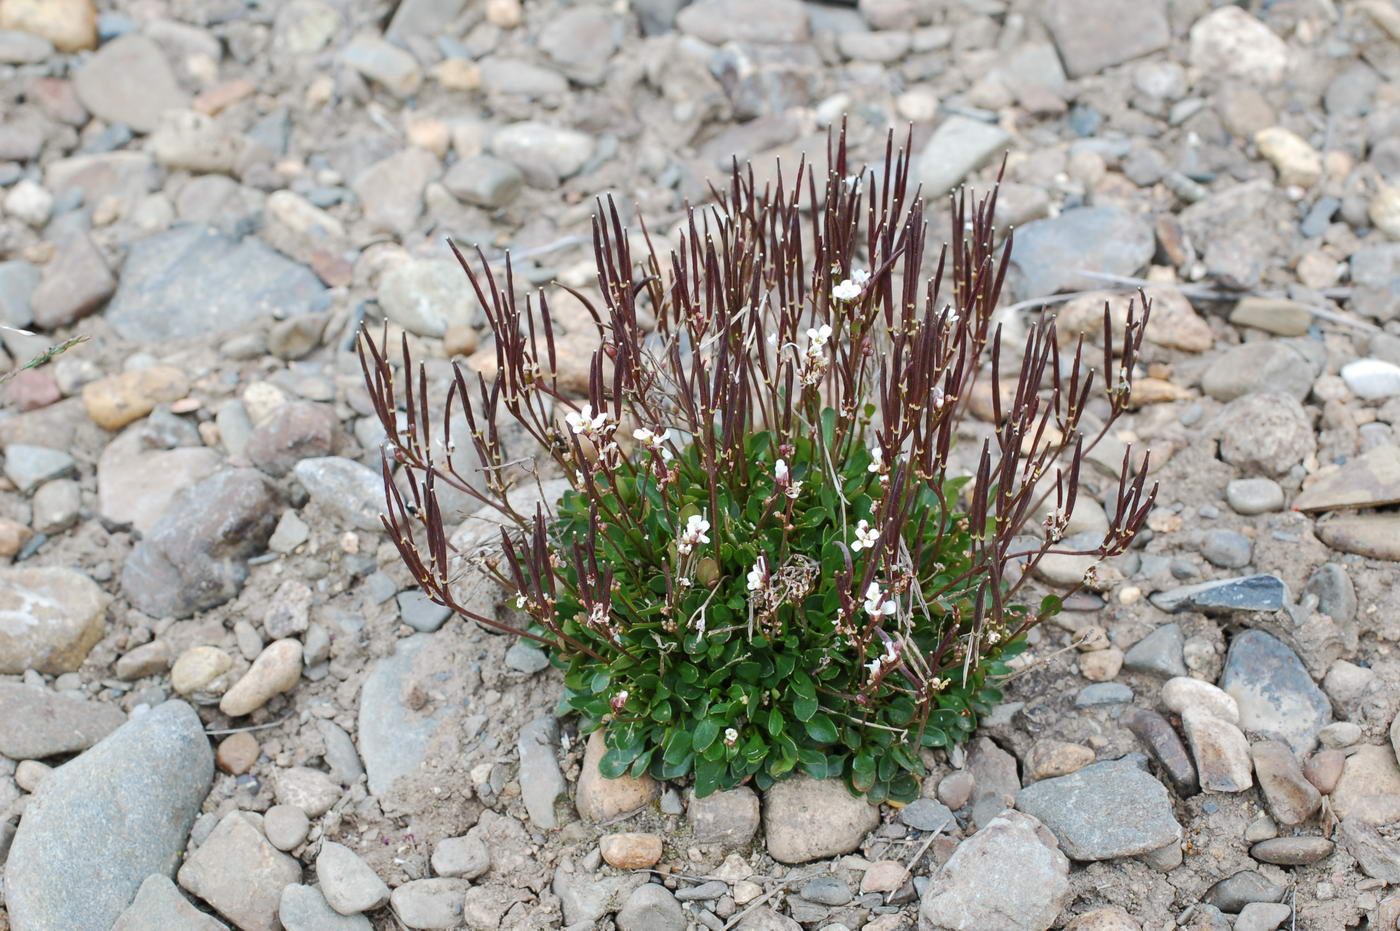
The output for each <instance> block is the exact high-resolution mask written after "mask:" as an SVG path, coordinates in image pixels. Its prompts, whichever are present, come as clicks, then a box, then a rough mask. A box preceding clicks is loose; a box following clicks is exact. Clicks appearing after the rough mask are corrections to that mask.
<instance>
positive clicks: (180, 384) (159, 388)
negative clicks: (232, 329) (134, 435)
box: [83, 365, 190, 430]
mask: <svg viewBox="0 0 1400 931" xmlns="http://www.w3.org/2000/svg"><path fill="white" fill-rule="evenodd" d="M189 390H190V383H189V380H188V379H186V378H185V373H184V372H182V371H180V370H179V369H177V368H175V367H174V366H169V365H156V366H152V367H151V368H148V369H138V370H137V371H134V372H122V373H121V374H120V375H109V376H107V377H106V378H100V379H98V380H97V381H94V382H89V383H88V384H86V385H84V386H83V405H84V406H85V407H86V408H87V412H88V416H89V417H91V418H92V422H93V423H95V424H97V425H98V426H99V427H102V428H103V429H106V430H120V429H121V428H122V427H125V426H126V425H127V424H129V423H131V422H132V421H133V420H140V419H141V418H142V417H145V416H146V415H147V414H149V413H150V412H151V411H153V410H155V407H156V405H157V404H164V403H167V402H170V401H178V400H179V399H180V398H183V397H184V396H185V395H186V394H188V393H189Z"/></svg>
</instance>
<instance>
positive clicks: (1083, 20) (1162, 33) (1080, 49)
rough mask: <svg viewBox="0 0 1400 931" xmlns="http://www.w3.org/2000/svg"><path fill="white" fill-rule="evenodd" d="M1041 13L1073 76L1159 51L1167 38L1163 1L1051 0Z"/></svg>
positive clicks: (1168, 31) (1164, 4)
mask: <svg viewBox="0 0 1400 931" xmlns="http://www.w3.org/2000/svg"><path fill="white" fill-rule="evenodd" d="M1041 15H1042V17H1043V18H1044V20H1045V25H1046V26H1047V27H1049V29H1050V34H1051V35H1052V36H1053V37H1054V39H1055V46H1056V47H1057V48H1058V49H1059V50H1060V58H1061V59H1063V60H1064V63H1065V70H1066V71H1068V72H1069V74H1070V76H1071V77H1076V78H1079V77H1083V76H1084V75H1087V74H1094V73H1096V72H1099V71H1102V70H1103V69H1105V68H1109V67H1112V66H1113V65H1120V64H1122V63H1123V62H1125V61H1131V60H1132V59H1134V58H1139V57H1141V56H1143V55H1147V54H1150V53H1152V52H1155V51H1158V50H1160V49H1164V48H1166V47H1167V42H1168V40H1169V39H1170V38H1171V31H1170V30H1169V29H1168V26H1167V4H1166V3H1165V2H1163V0H1147V2H1145V3H1144V2H1141V0H1050V2H1048V3H1046V4H1045V5H1044V10H1043V12H1042V14H1041ZM1089 24H1092V26H1091V27H1090V26H1089Z"/></svg>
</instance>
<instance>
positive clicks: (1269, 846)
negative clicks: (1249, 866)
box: [1249, 836, 1335, 866]
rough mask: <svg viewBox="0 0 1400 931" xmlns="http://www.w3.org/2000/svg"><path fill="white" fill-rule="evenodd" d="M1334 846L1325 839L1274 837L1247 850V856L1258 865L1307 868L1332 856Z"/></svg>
mask: <svg viewBox="0 0 1400 931" xmlns="http://www.w3.org/2000/svg"><path fill="white" fill-rule="evenodd" d="M1334 849H1335V845H1334V844H1333V843H1332V842H1331V841H1330V840H1328V839H1327V838H1325V837H1307V836H1303V837H1275V838H1271V839H1269V840H1261V841H1260V842H1259V843H1257V844H1255V845H1254V846H1253V847H1251V848H1249V855H1250V856H1251V857H1253V858H1254V859H1256V860H1258V861H1259V862H1260V863H1274V864H1277V865H1278V866H1307V865H1308V864H1309V863H1316V862H1317V861H1318V860H1322V859H1325V858H1327V857H1330V856H1331V855H1332V851H1333V850H1334Z"/></svg>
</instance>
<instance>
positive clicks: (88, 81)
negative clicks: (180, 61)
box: [73, 32, 190, 133]
mask: <svg viewBox="0 0 1400 931" xmlns="http://www.w3.org/2000/svg"><path fill="white" fill-rule="evenodd" d="M73 88H74V90H76V91H77V92H78V99H79V100H81V101H82V102H83V106H85V107H87V108H88V110H90V111H91V112H92V113H93V115H94V116H97V117H99V118H101V119H104V120H106V121H107V122H109V123H125V124H126V125H127V126H130V127H131V128H132V129H134V130H136V131H137V132H141V133H149V132H153V131H154V130H155V128H156V125H157V124H158V123H159V122H160V115H161V114H162V113H164V112H165V111H166V110H170V109H183V108H184V107H187V106H189V99H190V98H189V94H187V93H186V92H185V91H184V90H182V89H181V88H180V85H179V84H178V83H177V82H176V80H175V73H174V72H173V71H172V70H171V69H170V63H169V62H168V61H166V58H165V53H164V52H162V51H161V49H160V46H159V45H157V44H156V42H155V40H154V39H151V38H149V37H148V36H144V35H141V34H139V33H135V32H132V33H128V34H126V35H124V36H118V37H117V38H115V39H113V40H112V41H111V42H107V43H105V44H104V45H103V46H102V47H101V48H100V49H98V50H97V52H96V53H95V54H94V55H93V56H92V57H91V58H89V59H88V60H87V61H86V62H84V63H83V66H82V67H81V68H79V69H78V71H77V74H76V75H74V77H73Z"/></svg>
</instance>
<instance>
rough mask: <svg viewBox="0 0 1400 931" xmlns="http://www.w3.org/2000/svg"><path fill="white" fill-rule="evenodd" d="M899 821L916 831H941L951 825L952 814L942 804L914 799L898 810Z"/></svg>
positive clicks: (926, 799)
mask: <svg viewBox="0 0 1400 931" xmlns="http://www.w3.org/2000/svg"><path fill="white" fill-rule="evenodd" d="M964 804H966V802H964ZM899 820H900V822H901V823H902V824H905V825H907V826H908V827H911V828H913V829H914V830H916V831H941V830H943V829H944V828H946V827H948V826H949V825H950V824H952V823H953V812H952V811H951V810H950V809H949V807H948V806H947V805H944V804H943V803H942V802H936V801H934V800H933V799H931V798H916V799H914V801H912V802H910V803H909V804H908V805H905V806H904V807H903V808H901V809H900V810H899Z"/></svg>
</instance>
